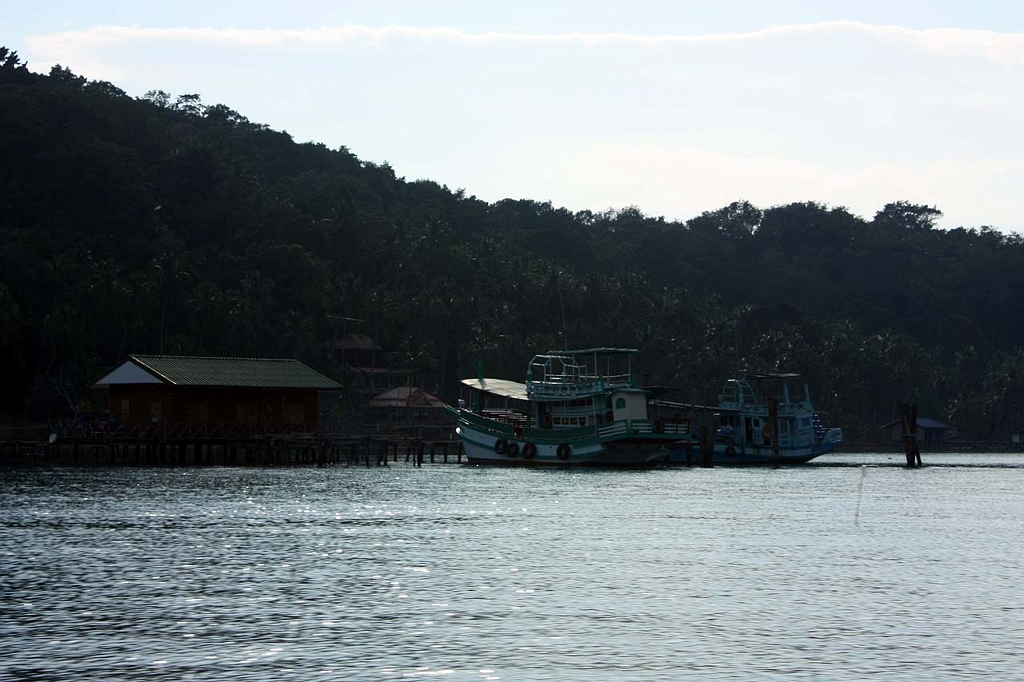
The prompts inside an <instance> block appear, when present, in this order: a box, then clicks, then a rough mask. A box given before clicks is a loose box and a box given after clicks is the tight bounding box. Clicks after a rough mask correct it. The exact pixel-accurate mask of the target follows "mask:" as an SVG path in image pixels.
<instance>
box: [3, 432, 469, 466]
mask: <svg viewBox="0 0 1024 682" xmlns="http://www.w3.org/2000/svg"><path fill="white" fill-rule="evenodd" d="M8 431H10V433H8V432H4V433H3V434H2V435H3V437H2V438H0V464H9V465H33V464H34V465H49V466H333V465H339V464H344V465H348V466H351V465H356V464H358V465H365V466H387V465H388V463H389V462H392V463H397V462H399V461H401V462H405V463H411V464H413V465H414V466H422V465H423V464H424V463H425V462H429V463H431V464H434V463H444V464H447V463H450V462H451V463H459V464H461V463H462V461H463V450H462V443H461V441H458V440H431V439H423V438H409V437H396V436H375V435H374V436H370V435H366V436H363V435H342V434H331V433H323V432H321V431H320V430H318V429H317V428H316V427H315V425H302V424H289V425H282V424H166V425H165V424H157V425H151V424H141V425H131V424H129V425H110V426H108V427H104V428H100V427H99V425H80V424H59V425H51V426H50V427H33V428H31V429H29V428H27V427H26V428H24V429H17V430H15V429H8Z"/></svg>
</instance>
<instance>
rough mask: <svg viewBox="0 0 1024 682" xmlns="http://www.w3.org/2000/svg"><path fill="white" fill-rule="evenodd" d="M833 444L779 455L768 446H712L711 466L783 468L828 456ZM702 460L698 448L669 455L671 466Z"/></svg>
mask: <svg viewBox="0 0 1024 682" xmlns="http://www.w3.org/2000/svg"><path fill="white" fill-rule="evenodd" d="M836 445H837V444H836V443H827V442H826V443H818V444H816V445H813V446H806V447H795V448H780V449H779V453H778V455H776V454H775V452H774V451H773V450H772V448H770V447H761V446H756V445H755V446H751V445H747V446H739V447H736V446H732V445H727V444H725V443H716V444H715V453H714V457H713V458H712V461H711V464H712V465H714V466H786V465H792V464H806V463H807V462H810V461H811V460H812V459H814V458H815V457H820V456H822V455H827V454H828V453H830V452H833V451H834V450H835V448H836ZM700 461H701V448H700V446H691V447H690V448H689V450H687V449H686V448H673V449H672V450H671V451H670V453H669V463H670V464H696V463H699V462H700Z"/></svg>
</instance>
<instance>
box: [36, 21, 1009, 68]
mask: <svg viewBox="0 0 1024 682" xmlns="http://www.w3.org/2000/svg"><path fill="white" fill-rule="evenodd" d="M836 32H855V33H861V34H866V35H871V36H875V37H878V38H884V39H888V40H892V41H896V42H904V43H908V44H913V45H917V46H919V47H921V48H923V49H926V50H929V51H932V52H936V53H941V54H951V55H968V54H976V55H985V56H987V57H988V58H989V59H992V60H995V61H1006V62H1011V63H1018V64H1019V63H1024V33H997V32H994V31H982V30H966V29H910V28H903V27H899V26H876V25H872V24H865V23H861V22H852V21H829V22H819V23H812V24H796V25H791V26H773V27H769V28H764V29H760V30H756V31H748V32H744V33H715V34H697V35H644V34H631V33H586V32H570V33H517V32H500V31H493V32H481V33H474V32H470V31H465V30H462V29H457V28H448V27H418V26H395V25H391V26H382V27H369V26H358V25H344V26H339V27H333V28H315V29H235V28H223V29H217V28H145V27H138V26H97V27H95V28H91V29H88V30H85V31H67V32H62V33H53V34H49V35H39V36H29V37H28V45H29V47H30V49H32V50H33V51H34V52H37V53H39V54H44V55H45V54H53V53H57V52H60V51H62V50H66V49H80V48H83V47H97V46H100V45H115V44H125V43H137V42H143V43H148V42H151V41H172V42H173V41H186V42H206V43H221V44H235V45H240V46H247V47H252V46H265V47H266V46H274V45H287V44H296V43H303V44H311V45H328V44H332V43H343V42H348V41H353V40H363V41H372V42H385V41H395V40H410V39H412V40H430V41H442V42H455V43H465V44H477V45H479V44H490V43H534V44H560V45H569V46H614V45H633V46H640V47H647V48H658V47H668V46H685V45H708V44H724V43H735V42H749V41H763V40H776V39H778V38H788V37H799V36H801V35H804V36H807V35H815V34H817V35H822V34H831V33H836Z"/></svg>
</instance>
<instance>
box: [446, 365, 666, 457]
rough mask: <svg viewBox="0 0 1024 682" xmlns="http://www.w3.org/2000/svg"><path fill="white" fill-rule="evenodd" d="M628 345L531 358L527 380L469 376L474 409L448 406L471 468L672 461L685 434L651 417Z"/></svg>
mask: <svg viewBox="0 0 1024 682" xmlns="http://www.w3.org/2000/svg"><path fill="white" fill-rule="evenodd" d="M636 353H637V351H636V350H635V349H628V348H589V349H585V350H571V351H570V350H563V351H549V352H548V353H546V354H544V355H537V356H534V358H533V359H532V360H531V361H530V363H529V366H528V367H527V371H526V383H524V384H523V383H518V382H515V381H508V380H504V379H486V378H483V377H479V378H476V379H464V380H463V382H462V383H463V384H464V385H465V386H467V387H469V388H470V389H473V394H472V395H471V399H470V402H469V404H466V403H465V402H464V401H460V405H459V407H458V408H453V407H449V408H448V409H449V410H450V411H451V412H452V413H453V415H454V416H455V418H456V420H457V423H458V427H457V429H456V431H457V433H458V435H459V438H460V439H461V440H462V444H463V449H464V451H465V453H466V456H467V458H468V459H469V461H470V462H471V463H477V464H502V465H518V466H601V467H645V466H650V465H652V464H657V463H663V462H665V461H667V459H668V447H669V446H670V445H672V444H673V443H674V442H676V441H678V440H679V439H680V438H682V437H684V436H685V433H684V432H685V429H684V428H680V427H679V426H678V425H677V424H675V423H674V422H671V421H669V422H663V421H655V420H652V419H650V417H649V416H648V392H647V391H644V390H643V389H641V388H639V387H638V386H637V384H636V381H635V379H634V377H633V373H632V358H633V356H634V355H635V354H636Z"/></svg>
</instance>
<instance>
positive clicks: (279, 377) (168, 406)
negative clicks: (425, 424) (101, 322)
mask: <svg viewBox="0 0 1024 682" xmlns="http://www.w3.org/2000/svg"><path fill="white" fill-rule="evenodd" d="M92 388H94V389H105V390H108V391H109V405H110V407H109V410H110V413H111V415H112V416H113V418H114V419H116V420H117V421H119V422H121V423H125V424H130V423H142V422H149V423H153V422H165V423H166V422H173V423H182V422H188V423H251V424H256V423H280V424H299V423H305V424H315V423H316V422H317V400H318V397H319V394H320V393H322V392H340V391H341V389H342V387H341V385H340V384H338V383H337V382H336V381H334V380H332V379H330V378H329V377H326V376H324V375H323V374H321V373H319V372H317V371H316V370H314V369H312V368H310V367H307V366H306V365H304V364H302V363H301V362H299V361H298V360H291V359H262V358H234V357H188V356H174V355H132V356H129V357H128V359H127V360H125V361H124V362H122V363H121V364H120V365H118V366H117V367H116V368H115V369H113V370H112V371H110V372H109V373H107V374H106V375H105V376H103V377H102V378H101V379H100V380H99V381H97V382H96V383H94V384H93V385H92Z"/></svg>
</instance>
